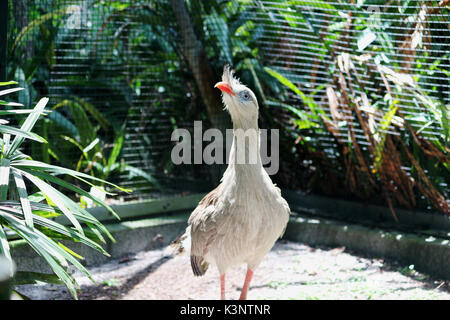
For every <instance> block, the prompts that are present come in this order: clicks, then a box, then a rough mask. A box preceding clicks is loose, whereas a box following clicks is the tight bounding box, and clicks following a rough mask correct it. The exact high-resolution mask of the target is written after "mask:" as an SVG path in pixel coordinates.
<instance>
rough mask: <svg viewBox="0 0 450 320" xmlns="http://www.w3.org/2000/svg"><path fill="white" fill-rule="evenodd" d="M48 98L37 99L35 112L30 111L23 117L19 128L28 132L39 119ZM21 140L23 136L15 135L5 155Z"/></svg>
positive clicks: (14, 149)
mask: <svg viewBox="0 0 450 320" xmlns="http://www.w3.org/2000/svg"><path fill="white" fill-rule="evenodd" d="M48 100H49V99H48V98H42V99H41V100H39V102H38V103H37V105H36V106H35V107H34V110H35V111H36V113H31V114H29V115H28V117H27V118H26V119H25V122H24V123H23V124H22V126H21V127H20V130H22V131H25V132H28V133H30V132H31V129H33V127H34V125H35V124H36V121H37V120H38V119H39V117H40V115H41V112H42V111H43V110H44V108H45V106H46V104H47V102H48ZM23 140H24V137H21V136H16V137H15V138H14V140H13V142H12V144H11V146H10V148H9V149H8V153H7V155H10V154H12V153H14V152H15V151H16V150H17V148H19V147H20V145H21V144H22V142H23Z"/></svg>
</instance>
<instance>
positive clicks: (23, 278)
mask: <svg viewBox="0 0 450 320" xmlns="http://www.w3.org/2000/svg"><path fill="white" fill-rule="evenodd" d="M39 283H53V284H64V283H63V282H62V281H61V280H60V279H59V278H58V277H57V276H56V275H54V274H48V273H39V272H32V271H17V272H16V273H15V274H14V284H15V285H23V284H39Z"/></svg>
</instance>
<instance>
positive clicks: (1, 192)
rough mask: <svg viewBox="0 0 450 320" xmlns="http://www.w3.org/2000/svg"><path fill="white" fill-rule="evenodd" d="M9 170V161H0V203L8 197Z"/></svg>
mask: <svg viewBox="0 0 450 320" xmlns="http://www.w3.org/2000/svg"><path fill="white" fill-rule="evenodd" d="M10 168H11V167H10V161H9V159H5V158H3V159H1V160H0V201H4V200H6V199H7V197H8V187H9V172H10Z"/></svg>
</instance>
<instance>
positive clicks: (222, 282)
mask: <svg viewBox="0 0 450 320" xmlns="http://www.w3.org/2000/svg"><path fill="white" fill-rule="evenodd" d="M220 299H222V300H225V273H224V274H222V275H221V276H220Z"/></svg>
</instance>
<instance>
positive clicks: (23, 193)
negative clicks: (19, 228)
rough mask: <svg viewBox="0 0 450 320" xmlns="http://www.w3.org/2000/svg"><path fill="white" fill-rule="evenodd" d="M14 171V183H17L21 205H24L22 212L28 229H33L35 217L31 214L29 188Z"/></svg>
mask: <svg viewBox="0 0 450 320" xmlns="http://www.w3.org/2000/svg"><path fill="white" fill-rule="evenodd" d="M11 169H12V174H13V176H14V181H15V183H16V188H17V191H18V193H19V197H20V203H21V204H22V211H23V215H24V217H25V223H26V225H27V226H28V227H30V228H31V229H33V215H32V213H31V205H30V200H29V199H28V193H27V188H26V186H25V181H23V177H22V175H21V174H20V172H19V171H18V170H16V169H14V168H11Z"/></svg>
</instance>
